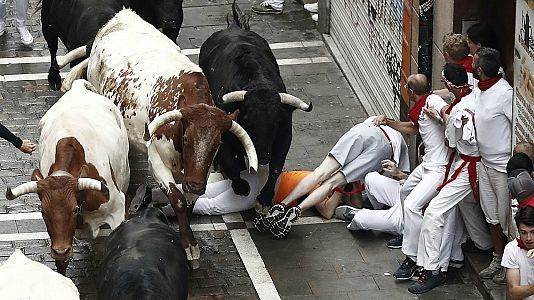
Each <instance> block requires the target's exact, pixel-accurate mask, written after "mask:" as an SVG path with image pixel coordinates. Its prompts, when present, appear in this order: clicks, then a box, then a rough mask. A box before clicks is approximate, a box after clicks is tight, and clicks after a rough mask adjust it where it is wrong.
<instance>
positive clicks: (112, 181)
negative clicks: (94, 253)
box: [6, 80, 130, 274]
mask: <svg viewBox="0 0 534 300" xmlns="http://www.w3.org/2000/svg"><path fill="white" fill-rule="evenodd" d="M88 88H89V89H93V90H94V87H92V86H91V85H90V84H89V83H88V82H87V81H85V80H78V81H76V82H74V84H73V87H72V90H70V91H69V92H67V93H66V94H65V95H63V97H61V98H60V99H59V100H58V102H57V103H56V104H54V105H53V106H52V107H51V108H50V109H49V110H48V111H47V112H46V114H45V115H44V116H43V118H42V119H41V121H40V123H39V126H40V129H41V135H40V138H39V155H40V169H35V170H34V171H33V173H32V181H30V182H27V183H24V184H22V185H20V186H18V187H16V188H14V189H12V190H11V189H10V188H8V190H7V193H6V197H7V198H8V199H14V198H16V197H18V196H20V195H23V194H26V193H31V192H35V193H37V194H38V195H39V199H40V200H41V208H42V214H43V219H44V221H45V223H46V227H47V230H48V233H49V235H50V238H51V240H52V244H51V255H52V257H53V258H54V259H55V260H56V266H57V267H58V271H59V272H60V273H62V274H65V270H66V267H67V264H68V261H69V259H70V258H71V257H72V254H73V253H72V241H73V238H74V235H75V232H76V236H77V237H79V238H85V239H87V238H95V237H96V236H97V235H98V233H99V231H100V226H101V225H104V224H108V225H109V226H110V227H111V229H115V228H116V227H117V226H118V225H119V224H120V223H121V222H122V221H124V217H125V195H124V192H125V191H126V190H127V189H128V183H129V180H130V167H129V164H128V137H127V133H126V128H125V126H124V124H123V121H122V117H121V115H120V112H119V110H118V109H117V107H116V106H115V105H113V103H111V102H110V101H109V99H107V98H105V97H103V96H101V95H98V94H96V93H94V92H93V91H90V90H88ZM41 170H42V173H41ZM43 174H44V175H45V176H43Z"/></svg>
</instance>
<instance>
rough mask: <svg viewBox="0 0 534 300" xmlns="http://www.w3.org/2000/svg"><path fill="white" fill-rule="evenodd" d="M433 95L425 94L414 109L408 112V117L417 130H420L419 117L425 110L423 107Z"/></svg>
mask: <svg viewBox="0 0 534 300" xmlns="http://www.w3.org/2000/svg"><path fill="white" fill-rule="evenodd" d="M430 94H432V93H428V94H424V95H423V96H421V98H420V99H419V100H417V102H415V104H414V105H413V107H412V109H410V111H409V112H408V117H410V120H412V122H413V124H414V125H415V127H416V128H419V115H420V114H421V111H422V110H423V106H425V104H426V98H428V96H429V95H430Z"/></svg>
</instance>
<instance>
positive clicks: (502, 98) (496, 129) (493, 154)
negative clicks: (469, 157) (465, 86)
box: [475, 78, 513, 172]
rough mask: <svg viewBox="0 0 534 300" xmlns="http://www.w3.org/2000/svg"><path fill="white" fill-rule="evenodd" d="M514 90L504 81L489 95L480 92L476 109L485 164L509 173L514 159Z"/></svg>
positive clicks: (481, 152) (498, 82)
mask: <svg viewBox="0 0 534 300" xmlns="http://www.w3.org/2000/svg"><path fill="white" fill-rule="evenodd" d="M512 96H513V89H512V87H511V86H510V85H509V84H508V82H507V81H506V80H504V79H502V78H501V79H500V80H499V81H497V83H495V84H494V85H493V86H492V87H491V88H489V89H488V90H486V91H480V96H479V97H478V99H477V101H476V105H475V110H476V115H475V127H476V134H477V142H478V148H479V151H480V156H482V163H483V164H484V165H486V166H488V167H491V168H493V169H495V170H497V171H499V172H506V164H507V163H508V160H509V159H510V157H511V156H512Z"/></svg>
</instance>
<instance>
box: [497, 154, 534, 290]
mask: <svg viewBox="0 0 534 300" xmlns="http://www.w3.org/2000/svg"><path fill="white" fill-rule="evenodd" d="M525 157H526V155H525ZM514 173H516V174H514ZM508 187H509V190H510V194H511V195H512V196H513V197H515V198H516V199H517V200H518V201H519V205H518V207H519V210H518V211H517V213H516V215H515V223H516V225H517V229H518V231H519V236H518V237H517V239H515V240H513V241H511V242H509V243H508V245H506V247H505V249H504V254H503V257H502V261H501V265H502V266H503V267H505V268H506V281H507V292H508V295H509V296H510V299H527V300H534V272H533V270H534V180H533V179H532V177H531V176H530V174H529V172H528V171H526V170H517V171H514V172H511V173H510V174H509V175H508Z"/></svg>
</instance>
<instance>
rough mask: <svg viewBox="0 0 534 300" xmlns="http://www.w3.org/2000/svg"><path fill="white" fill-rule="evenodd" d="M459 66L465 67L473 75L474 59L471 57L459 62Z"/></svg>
mask: <svg viewBox="0 0 534 300" xmlns="http://www.w3.org/2000/svg"><path fill="white" fill-rule="evenodd" d="M458 64H459V65H462V66H464V68H465V70H466V71H467V73H473V57H472V56H471V55H468V56H467V57H466V58H464V59H462V60H461V61H459V62H458Z"/></svg>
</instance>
